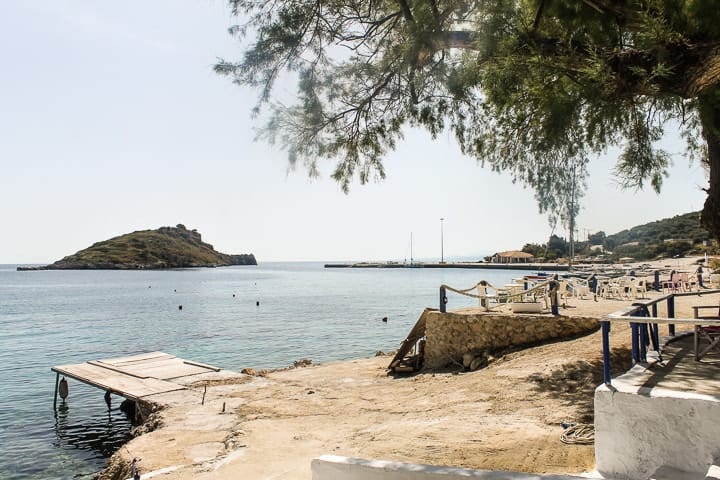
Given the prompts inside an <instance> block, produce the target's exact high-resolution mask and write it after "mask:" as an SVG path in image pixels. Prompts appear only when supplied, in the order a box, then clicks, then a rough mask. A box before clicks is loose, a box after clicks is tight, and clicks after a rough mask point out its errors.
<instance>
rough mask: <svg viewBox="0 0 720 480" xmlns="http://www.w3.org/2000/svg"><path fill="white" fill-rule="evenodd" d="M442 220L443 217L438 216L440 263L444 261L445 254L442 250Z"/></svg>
mask: <svg viewBox="0 0 720 480" xmlns="http://www.w3.org/2000/svg"><path fill="white" fill-rule="evenodd" d="M443 221H445V219H444V218H442V217H441V218H440V263H441V264H443V263H445V256H444V252H443Z"/></svg>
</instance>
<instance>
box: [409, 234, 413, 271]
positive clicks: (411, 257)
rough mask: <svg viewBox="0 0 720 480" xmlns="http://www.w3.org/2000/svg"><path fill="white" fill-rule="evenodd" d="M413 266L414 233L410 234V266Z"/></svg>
mask: <svg viewBox="0 0 720 480" xmlns="http://www.w3.org/2000/svg"><path fill="white" fill-rule="evenodd" d="M412 264H413V252H412V232H410V265H412Z"/></svg>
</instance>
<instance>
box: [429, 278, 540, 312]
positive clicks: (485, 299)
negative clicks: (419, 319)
mask: <svg viewBox="0 0 720 480" xmlns="http://www.w3.org/2000/svg"><path fill="white" fill-rule="evenodd" d="M551 282H553V280H552V279H548V280H546V281H544V282H541V283H539V284H537V285H535V286H534V287H531V288H528V289H526V290H522V291H520V292H515V293H513V292H507V291H505V289H501V288H498V287H495V286H494V285H493V284H491V283H490V282H488V281H486V280H480V281H479V282H478V283H476V284H475V285H473V286H472V287H470V288H465V289H458V288H454V287H451V286H449V285H445V284H442V285H440V311H441V312H443V313H444V312H445V311H446V305H447V302H448V299H447V292H448V291H450V292H453V293H457V294H459V295H464V296H466V297H470V298H477V299H478V300H480V301H481V302H480V303H481V305H483V306H484V307H485V309H486V310H487V311H489V310H490V309H491V308H492V307H491V306H490V300H496V301H497V300H499V299H503V300H505V302H508V301H512V300H513V299H516V298H520V299H521V300H522V298H523V297H526V296H528V295H530V294H534V293H535V292H540V291H542V293H543V296H545V295H547V293H548V290H549V289H550V287H551V286H552V284H551ZM478 287H482V288H484V289H485V294H480V293H470V292H472V291H473V290H477V289H478ZM488 288H490V289H492V290H495V294H494V295H488V294H487V289H488ZM495 306H499V302H498V303H497V304H496V305H495Z"/></svg>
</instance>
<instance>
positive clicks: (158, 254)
mask: <svg viewBox="0 0 720 480" xmlns="http://www.w3.org/2000/svg"><path fill="white" fill-rule="evenodd" d="M228 265H257V261H256V260H255V256H254V255H253V254H252V253H250V254H241V255H228V254H225V253H220V252H216V251H215V249H214V248H213V246H212V245H210V244H209V243H205V242H203V241H202V238H201V235H200V233H198V231H197V230H188V229H186V228H185V226H184V225H182V224H180V225H177V226H176V227H160V228H158V229H157V230H140V231H137V232H132V233H128V234H125V235H120V236H119V237H115V238H111V239H109V240H105V241H102V242H97V243H95V244H93V245H92V246H90V247H88V248H86V249H84V250H80V251H79V252H77V253H75V254H73V255H69V256H67V257H65V258H63V259H62V260H58V261H57V262H55V263H53V264H50V265H46V266H44V267H28V268H24V267H19V268H18V270H87V269H98V270H108V269H112V270H117V269H120V270H137V269H164V268H190V267H220V266H228Z"/></svg>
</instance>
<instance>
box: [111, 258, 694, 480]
mask: <svg viewBox="0 0 720 480" xmlns="http://www.w3.org/2000/svg"><path fill="white" fill-rule="evenodd" d="M674 262H675V260H673V263H674ZM683 264H684V265H682V266H681V265H674V266H673V267H672V268H676V269H680V268H678V267H684V268H685V269H689V268H692V267H693V266H694V260H692V259H691V260H685V261H684V262H683ZM657 268H658V269H666V268H668V267H667V266H665V265H657ZM687 298H688V302H690V301H693V300H692V299H694V298H695V297H694V296H693V297H687ZM694 301H695V302H697V300H694ZM569 303H571V305H568V306H566V307H565V308H569V309H572V311H573V314H577V313H579V312H581V311H582V312H585V311H587V312H588V314H589V315H594V316H596V317H597V318H600V317H601V316H602V315H604V314H607V313H611V312H613V311H617V310H619V309H621V308H622V307H623V306H624V305H626V304H627V301H618V300H606V299H602V300H601V301H598V302H594V301H593V300H592V299H590V300H585V301H581V300H578V299H572V300H571V302H569ZM676 308H677V313H678V315H679V316H685V315H689V316H690V315H691V314H690V308H689V307H688V306H687V305H685V304H684V303H683V302H678V304H677V305H676ZM569 311H570V310H564V309H561V314H562V313H563V312H569ZM628 329H629V327H625V326H623V327H618V328H615V326H614V327H613V330H612V332H611V336H612V345H613V348H614V349H620V350H622V349H629V343H630V342H629V340H630V338H629V337H630V336H629V334H628ZM400 342H401V339H398V345H399V344H400ZM599 345H600V333H599V332H595V333H591V334H589V335H585V336H583V337H580V338H575V339H568V340H560V341H555V342H550V343H546V344H542V345H538V346H535V347H530V348H527V349H523V350H518V351H514V352H510V353H508V354H506V355H504V356H502V357H500V358H498V359H497V361H495V362H492V363H491V364H490V365H489V366H488V367H486V368H484V369H480V370H477V371H474V372H469V371H455V372H452V371H435V372H433V371H429V372H423V373H419V374H415V375H409V376H388V375H387V369H386V367H387V366H388V363H389V362H390V360H391V358H392V357H390V356H388V355H384V356H379V357H374V358H364V359H351V360H340V361H334V362H329V363H325V364H318V365H315V364H312V365H309V366H304V367H302V368H284V369H279V370H273V371H267V372H263V374H262V375H258V376H249V375H240V374H238V375H239V377H238V378H239V380H238V381H232V382H226V383H217V384H213V385H209V386H208V388H207V397H206V400H205V402H204V405H201V402H200V401H199V396H200V395H201V393H202V392H201V390H200V387H198V386H196V387H193V391H192V392H191V395H194V396H195V397H194V398H195V400H193V401H191V402H189V403H188V402H186V401H184V400H186V398H183V402H178V403H175V404H172V405H169V406H167V407H166V408H164V409H163V410H161V411H159V412H157V413H156V415H157V421H158V422H159V427H158V428H157V429H155V430H153V431H151V432H147V433H144V434H142V435H140V436H138V437H135V438H133V439H132V440H131V441H130V442H128V443H127V444H126V446H125V447H123V448H121V449H119V450H118V452H116V453H115V454H114V455H113V456H112V457H111V459H110V460H109V462H108V466H107V468H106V469H105V470H103V472H102V473H101V474H100V476H99V477H98V478H100V479H103V480H110V479H112V480H116V479H125V478H127V473H128V472H129V464H130V461H131V460H132V456H131V454H130V452H133V453H134V455H135V456H137V457H138V458H141V459H142V461H141V462H140V464H139V465H140V470H141V473H142V474H147V473H149V472H158V473H159V472H165V473H163V475H162V478H163V480H165V479H167V480H189V479H193V480H195V479H200V480H203V479H215V478H274V479H287V480H289V479H293V480H294V479H305V480H309V479H310V478H311V473H310V461H311V459H312V458H315V457H318V456H320V455H323V454H336V455H344V456H348V457H358V458H372V459H381V460H393V461H406V462H413V463H425V464H431V465H452V466H460V467H466V468H481V469H491V470H511V471H521V472H530V473H580V472H585V471H590V470H592V469H593V468H594V461H595V457H594V449H593V446H591V445H590V446H588V445H572V446H566V445H563V444H561V443H560V442H559V435H560V434H561V433H562V427H561V426H560V424H561V423H562V422H570V421H576V422H588V423H591V422H592V415H593V410H592V405H593V392H594V389H595V387H596V386H597V385H599V384H600V383H602V361H601V358H600V356H601V349H600V348H599ZM622 360H623V361H625V360H629V359H625V358H624V357H623V358H622ZM614 366H615V368H617V369H618V370H617V371H618V373H619V372H620V369H621V364H620V363H616V361H614ZM626 366H629V365H624V364H622V368H624V367H626ZM187 396H188V394H187V393H185V394H182V397H187ZM223 408H224V409H225V410H224V411H223ZM518 432H522V433H521V434H520V435H518Z"/></svg>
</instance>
